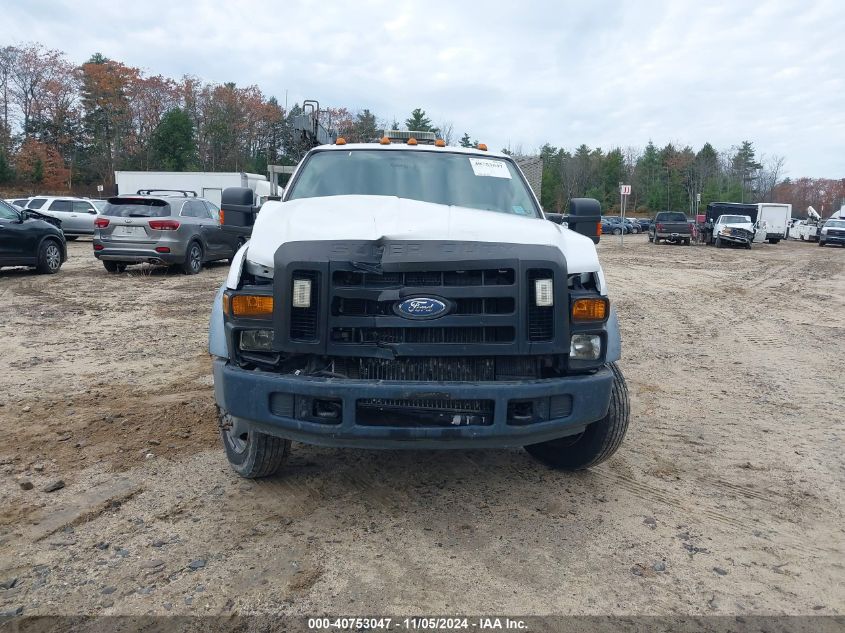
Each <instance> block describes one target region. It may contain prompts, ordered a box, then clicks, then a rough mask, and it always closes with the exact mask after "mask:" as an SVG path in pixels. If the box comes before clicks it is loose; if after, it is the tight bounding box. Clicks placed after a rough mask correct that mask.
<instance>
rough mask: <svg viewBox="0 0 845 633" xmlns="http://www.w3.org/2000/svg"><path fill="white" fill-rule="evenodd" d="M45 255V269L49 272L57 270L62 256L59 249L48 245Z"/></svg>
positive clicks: (53, 245)
mask: <svg viewBox="0 0 845 633" xmlns="http://www.w3.org/2000/svg"><path fill="white" fill-rule="evenodd" d="M45 255H46V259H47V267H48V268H49V269H50V270H58V268H59V264H60V263H61V261H62V256H61V254H60V253H59V247H58V246H56V245H55V244H49V245H48V246H47V251H46V253H45Z"/></svg>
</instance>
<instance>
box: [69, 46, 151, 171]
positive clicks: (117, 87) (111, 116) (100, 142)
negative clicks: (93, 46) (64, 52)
mask: <svg viewBox="0 0 845 633" xmlns="http://www.w3.org/2000/svg"><path fill="white" fill-rule="evenodd" d="M81 72H82V94H81V99H82V106H83V108H84V112H85V114H84V126H85V131H86V133H87V134H88V136H89V139H90V144H89V146H88V151H89V155H88V157H89V160H90V163H91V168H92V173H93V175H94V176H95V178H96V179H97V180H99V181H101V182H103V183H113V182H114V171H115V168H116V166H117V164H118V162H119V161H121V160H123V159H124V158H125V156H126V155H127V154H128V153H131V152H132V151H133V150H134V148H135V144H136V142H137V137H136V136H135V135H134V134H133V133H132V132H133V130H132V125H131V124H132V113H131V109H130V102H129V88H130V85H131V84H132V83H133V82H135V81H137V79H138V77H139V75H140V72H139V71H138V69H137V68H130V67H127V66H125V65H124V64H121V63H120V62H116V61H112V60H110V59H108V58H106V57H103V56H102V55H100V54H99V53H97V54H95V55H94V56H93V57H91V59H90V60H88V61H87V62H86V63H84V64H83V65H82V70H81Z"/></svg>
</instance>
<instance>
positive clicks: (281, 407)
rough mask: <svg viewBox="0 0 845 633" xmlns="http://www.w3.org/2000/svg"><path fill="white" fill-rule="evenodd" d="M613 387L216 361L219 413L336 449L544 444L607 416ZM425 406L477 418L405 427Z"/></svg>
mask: <svg viewBox="0 0 845 633" xmlns="http://www.w3.org/2000/svg"><path fill="white" fill-rule="evenodd" d="M612 382H613V375H612V373H611V371H610V369H609V368H608V367H606V366H605V367H603V368H601V369H600V370H598V371H596V372H594V373H591V374H585V375H573V376H566V377H561V378H551V379H541V380H525V381H496V382H474V383H473V382H412V381H383V380H353V379H344V378H316V377H308V376H297V375H293V374H276V373H272V372H267V371H259V370H247V369H241V368H240V367H238V366H236V365H234V364H232V363H230V362H228V361H227V360H225V359H223V358H216V359H215V360H214V394H215V399H216V400H217V404H218V406H220V408H221V409H223V410H225V411H226V412H227V413H229V414H230V415H231V416H233V417H236V418H238V419H239V421H240V422H241V423H243V424H246V425H247V426H248V427H250V428H254V429H255V430H257V431H259V432H263V433H267V434H269V435H274V436H278V437H283V438H286V439H291V440H296V441H300V442H304V443H308V444H318V445H323V446H337V447H359V448H421V449H424V448H462V449H466V448H481V447H484V448H505V447H519V446H525V445H528V444H535V443H538V442H544V441H548V440H552V439H556V438H559V437H565V436H567V435H573V434H577V433H580V432H581V431H582V430H583V429H584V428H585V426H586V425H587V424H590V423H591V422H595V421H597V420H600V419H601V418H602V417H604V416H605V415H606V414H607V409H608V404H609V402H610V392H611V386H612ZM423 401H424V402H426V403H431V402H432V401H435V402H439V403H443V407H444V410H448V409H449V407H450V406H452V405H454V407H456V408H458V407H470V408H472V411H473V412H472V413H469V414H458V413H454V412H452V413H445V414H444V415H441V416H439V417H438V416H428V417H427V418H416V422H411V423H409V422H408V416H407V415H405V413H407V412H408V411H412V410H413V409H414V403H415V402H423ZM470 403H471V404H470ZM482 403H483V404H482ZM426 406H429V405H428V404H426Z"/></svg>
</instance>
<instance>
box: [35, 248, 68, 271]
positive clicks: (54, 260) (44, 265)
mask: <svg viewBox="0 0 845 633" xmlns="http://www.w3.org/2000/svg"><path fill="white" fill-rule="evenodd" d="M61 267H62V249H61V247H60V246H59V243H58V242H56V240H52V239H47V240H44V241H43V242H42V243H41V246H40V247H39V249H38V264H36V266H35V270H37V271H38V272H39V273H41V274H42V275H55V274H56V273H57V272H59V269H60V268H61Z"/></svg>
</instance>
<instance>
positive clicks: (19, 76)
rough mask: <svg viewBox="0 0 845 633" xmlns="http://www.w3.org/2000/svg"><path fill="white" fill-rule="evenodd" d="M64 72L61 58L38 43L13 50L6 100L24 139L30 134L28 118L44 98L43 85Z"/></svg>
mask: <svg viewBox="0 0 845 633" xmlns="http://www.w3.org/2000/svg"><path fill="white" fill-rule="evenodd" d="M63 71H66V62H65V61H64V56H63V54H62V53H60V52H59V51H55V50H50V49H48V48H45V47H44V46H42V45H41V44H29V45H27V46H25V47H23V48H20V49H18V50H17V51H16V53H15V55H14V64H13V66H12V69H11V73H10V76H9V80H8V81H9V84H10V89H9V98H10V99H11V102H12V103H13V104H14V105H15V107H16V108H17V109H18V111H19V112H20V115H21V127H22V130H23V134H24V136H30V135H31V133H32V127H31V123H32V119H33V115H34V114H35V113H36V109H37V107H38V103H39V102H41V101H42V100H43V98H44V92H45V90H46V89H47V84H48V82H50V81H51V80H55V79H56V78H57V76H58V75H60V74H61V73H62V72H63Z"/></svg>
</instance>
